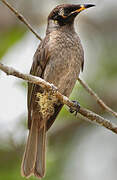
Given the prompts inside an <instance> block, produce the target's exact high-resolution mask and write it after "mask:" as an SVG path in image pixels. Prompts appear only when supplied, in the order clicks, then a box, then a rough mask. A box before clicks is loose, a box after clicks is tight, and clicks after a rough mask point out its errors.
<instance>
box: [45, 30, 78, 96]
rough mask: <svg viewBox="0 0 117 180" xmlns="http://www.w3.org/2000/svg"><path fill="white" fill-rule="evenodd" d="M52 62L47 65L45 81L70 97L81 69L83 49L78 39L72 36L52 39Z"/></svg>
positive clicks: (50, 47) (53, 36)
mask: <svg viewBox="0 0 117 180" xmlns="http://www.w3.org/2000/svg"><path fill="white" fill-rule="evenodd" d="M49 51H50V60H49V62H48V64H47V65H46V69H45V72H44V79H45V80H46V81H48V82H50V83H53V84H54V85H55V86H57V87H58V89H59V91H60V92H61V93H63V94H64V95H66V96H69V95H70V93H71V91H72V89H73V87H74V85H75V82H76V79H77V77H78V75H79V72H80V68H81V57H82V55H81V54H82V47H81V43H80V41H78V38H77V37H76V36H75V37H71V36H70V35H65V34H63V35H61V36H60V35H59V36H58V35H57V34H56V33H55V34H54V35H52V37H50V41H49Z"/></svg>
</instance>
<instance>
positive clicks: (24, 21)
mask: <svg viewBox="0 0 117 180" xmlns="http://www.w3.org/2000/svg"><path fill="white" fill-rule="evenodd" d="M1 1H2V2H3V3H4V4H5V5H6V6H7V7H8V8H9V9H10V10H11V11H12V12H13V13H14V14H15V15H16V17H17V18H18V19H19V20H20V21H22V22H23V23H24V24H25V25H26V26H27V27H28V29H29V30H30V31H31V32H32V33H33V34H34V35H35V36H36V37H37V38H38V39H39V40H40V41H41V40H42V39H41V37H40V36H39V35H38V34H37V33H36V32H35V31H34V29H33V28H32V27H31V25H30V24H29V23H28V22H27V20H26V19H25V18H24V17H23V16H22V15H21V14H20V13H19V12H17V10H16V9H15V8H13V7H12V6H11V5H10V4H9V3H8V2H7V1H5V0H1Z"/></svg>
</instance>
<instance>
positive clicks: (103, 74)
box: [0, 0, 117, 180]
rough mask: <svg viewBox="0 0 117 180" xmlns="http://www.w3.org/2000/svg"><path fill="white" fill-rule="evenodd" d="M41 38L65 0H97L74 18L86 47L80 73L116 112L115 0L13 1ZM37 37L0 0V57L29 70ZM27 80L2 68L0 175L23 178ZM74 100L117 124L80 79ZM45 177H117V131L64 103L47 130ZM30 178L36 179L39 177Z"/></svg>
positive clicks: (1, 179)
mask: <svg viewBox="0 0 117 180" xmlns="http://www.w3.org/2000/svg"><path fill="white" fill-rule="evenodd" d="M9 3H11V4H12V5H13V6H14V7H15V8H16V9H17V10H18V11H19V12H21V13H22V14H23V15H24V17H25V18H26V19H27V20H28V21H29V23H30V24H31V25H32V26H33V27H34V29H35V30H36V31H37V32H38V33H39V35H40V36H41V37H44V35H45V30H46V19H47V16H48V14H49V12H50V11H51V10H52V8H54V7H55V6H56V5H58V4H61V3H75V4H76V3H94V4H96V7H95V8H91V9H88V10H86V11H83V12H82V13H81V14H80V15H79V17H77V19H76V21H75V27H76V31H77V32H78V34H79V36H80V39H81V41H82V44H83V48H84V52H85V66H84V72H83V73H81V75H80V76H81V77H82V78H83V79H84V80H85V81H86V82H87V83H88V84H89V85H90V87H92V88H93V90H94V91H95V92H97V93H98V95H99V96H100V97H101V98H102V99H103V100H104V101H105V102H106V103H107V104H108V105H109V106H110V107H112V109H113V110H115V111H117V1H116V0H111V1H110V0H103V1H102V0H94V1H93V0H90V1H89V0H87V1H86V0H85V1H81V0H80V1H76V0H74V1H73V0H71V1H70V0H69V1H68V0H64V1H62V0H43V1H41V0H30V1H29V0H28V1H25V0H19V1H14V0H9ZM38 44H39V40H38V39H36V37H35V36H34V35H33V34H32V33H31V32H29V30H28V29H27V28H26V27H25V25H24V24H22V23H21V22H20V21H19V20H18V19H17V18H16V17H15V16H14V14H12V12H11V11H10V10H9V9H8V8H7V7H5V5H4V4H3V3H2V2H1V1H0V61H1V62H3V63H5V64H7V65H10V66H13V67H14V68H16V69H18V70H19V71H21V72H24V73H28V72H29V70H30V67H31V64H32V58H33V54H34V52H35V50H36V48H37V46H38ZM26 93H27V84H26V83H25V82H24V81H22V80H19V79H17V78H14V77H10V76H9V77H8V76H6V75H5V74H4V73H3V72H0V180H23V179H25V178H23V177H21V175H20V166H21V160H22V156H23V151H24V145H25V142H26V138H27V133H28V130H27V124H26V122H27V107H26V105H27V102H26ZM71 99H72V100H74V99H75V100H78V101H79V102H80V104H81V105H82V106H84V107H86V108H88V109H91V110H92V111H94V112H96V113H98V114H100V115H102V116H104V117H106V118H108V119H110V120H111V121H113V122H115V123H116V121H117V120H116V119H114V118H113V117H111V116H110V115H109V114H107V113H105V112H104V111H103V110H102V109H101V108H100V107H99V105H97V103H96V102H95V100H94V99H93V98H92V97H90V95H88V94H87V92H86V91H85V90H84V89H83V88H82V86H81V85H80V84H79V83H78V82H77V83H76V86H75V88H74V90H73V93H72V95H71ZM46 159H47V160H46V163H47V168H46V176H45V178H44V179H45V180H55V179H56V180H72V179H74V180H99V179H100V180H110V179H111V180H116V179H117V173H116V172H117V135H115V134H113V133H112V132H110V131H108V130H106V129H104V128H102V127H99V126H97V125H95V124H92V123H90V122H88V121H85V120H84V119H82V117H81V116H79V119H76V118H75V117H74V116H73V115H71V114H70V113H69V112H68V111H67V107H64V108H63V109H62V111H61V113H60V114H59V116H58V117H57V120H56V122H55V123H54V125H53V127H52V128H51V129H50V130H49V132H48V140H47V158H46ZM30 179H32V180H35V179H36V178H35V177H31V178H30Z"/></svg>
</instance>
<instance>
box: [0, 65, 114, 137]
mask: <svg viewBox="0 0 117 180" xmlns="http://www.w3.org/2000/svg"><path fill="white" fill-rule="evenodd" d="M0 69H1V70H2V71H4V72H5V73H6V74H7V75H12V76H16V77H18V78H21V79H23V80H26V81H29V82H31V83H34V84H37V85H40V86H42V87H43V88H44V89H48V91H51V92H52V93H53V95H54V96H56V97H57V98H58V99H59V100H60V101H61V103H63V104H66V105H67V106H68V107H70V108H72V109H74V110H77V106H76V105H75V104H74V103H73V102H72V101H71V100H69V99H68V98H67V97H66V96H64V95H62V94H61V93H60V92H59V91H58V90H57V88H56V87H54V86H53V85H52V84H50V83H48V82H46V81H45V80H43V79H41V78H39V77H35V76H32V75H29V74H23V73H20V72H18V71H17V70H15V69H14V68H12V67H9V66H6V65H3V64H1V63H0ZM79 113H80V114H81V115H83V116H84V117H86V118H88V119H89V120H90V121H93V122H96V123H98V124H99V125H101V126H103V127H105V128H107V129H109V130H111V131H112V132H114V133H116V134H117V125H115V124H114V123H112V122H110V121H109V120H107V119H105V118H103V117H101V116H99V115H97V114H96V113H94V112H91V111H90V110H88V109H85V108H83V107H81V108H80V110H79Z"/></svg>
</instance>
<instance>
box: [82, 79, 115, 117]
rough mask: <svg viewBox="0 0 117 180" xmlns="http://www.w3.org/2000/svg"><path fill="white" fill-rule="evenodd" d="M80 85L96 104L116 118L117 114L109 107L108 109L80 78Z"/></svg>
mask: <svg viewBox="0 0 117 180" xmlns="http://www.w3.org/2000/svg"><path fill="white" fill-rule="evenodd" d="M78 81H79V82H80V84H81V85H82V86H83V87H84V88H85V90H86V91H87V92H88V93H89V94H90V95H91V96H92V97H93V98H95V100H96V101H97V103H98V104H99V105H100V106H101V107H102V108H103V109H104V110H105V111H107V112H108V113H110V114H111V115H113V116H115V117H116V118H117V112H115V111H113V110H112V109H111V108H110V107H108V106H107V105H106V104H105V103H104V101H102V99H101V98H100V97H99V96H98V95H97V94H96V93H95V92H94V91H93V90H92V89H91V88H90V87H89V86H88V85H87V84H86V83H85V82H84V81H83V80H81V79H80V78H78Z"/></svg>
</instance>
